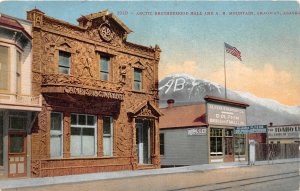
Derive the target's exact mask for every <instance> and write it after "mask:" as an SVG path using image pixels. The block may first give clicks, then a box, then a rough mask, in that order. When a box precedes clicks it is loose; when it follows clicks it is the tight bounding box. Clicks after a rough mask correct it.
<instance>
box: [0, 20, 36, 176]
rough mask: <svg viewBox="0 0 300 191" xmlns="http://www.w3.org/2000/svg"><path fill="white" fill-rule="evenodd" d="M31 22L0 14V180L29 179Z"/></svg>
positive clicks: (32, 101)
mask: <svg viewBox="0 0 300 191" xmlns="http://www.w3.org/2000/svg"><path fill="white" fill-rule="evenodd" d="M31 42H32V37H31V22H29V21H25V20H22V19H18V18H14V17H11V16H8V15H4V14H0V177H1V176H2V177H4V178H5V177H22V176H30V169H31V128H32V124H33V121H34V119H35V117H36V116H37V113H38V112H39V111H41V96H40V94H35V95H33V92H32V86H31V82H32V80H31V63H32V43H31Z"/></svg>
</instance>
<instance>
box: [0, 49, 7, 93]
mask: <svg viewBox="0 0 300 191" xmlns="http://www.w3.org/2000/svg"><path fill="white" fill-rule="evenodd" d="M8 50H9V49H8V47H5V46H0V90H7V89H8Z"/></svg>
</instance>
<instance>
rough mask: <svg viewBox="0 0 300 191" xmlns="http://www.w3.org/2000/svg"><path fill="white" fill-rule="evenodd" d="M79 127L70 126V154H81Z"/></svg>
mask: <svg viewBox="0 0 300 191" xmlns="http://www.w3.org/2000/svg"><path fill="white" fill-rule="evenodd" d="M80 134H81V129H80V128H74V127H72V128H71V145H70V146H71V156H80V155H81V135H80Z"/></svg>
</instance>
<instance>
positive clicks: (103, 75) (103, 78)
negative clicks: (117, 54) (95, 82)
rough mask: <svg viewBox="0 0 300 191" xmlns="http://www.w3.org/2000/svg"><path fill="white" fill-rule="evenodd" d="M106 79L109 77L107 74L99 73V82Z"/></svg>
mask: <svg viewBox="0 0 300 191" xmlns="http://www.w3.org/2000/svg"><path fill="white" fill-rule="evenodd" d="M108 77H109V74H108V73H105V72H101V73H100V79H101V80H106V81H107V80H108Z"/></svg>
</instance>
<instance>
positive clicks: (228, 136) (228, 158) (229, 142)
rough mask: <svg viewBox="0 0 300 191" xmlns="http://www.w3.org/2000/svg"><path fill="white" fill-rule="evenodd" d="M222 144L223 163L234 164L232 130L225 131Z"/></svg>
mask: <svg viewBox="0 0 300 191" xmlns="http://www.w3.org/2000/svg"><path fill="white" fill-rule="evenodd" d="M224 142H225V156H224V162H234V149H233V148H234V143H233V129H225V137H224Z"/></svg>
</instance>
